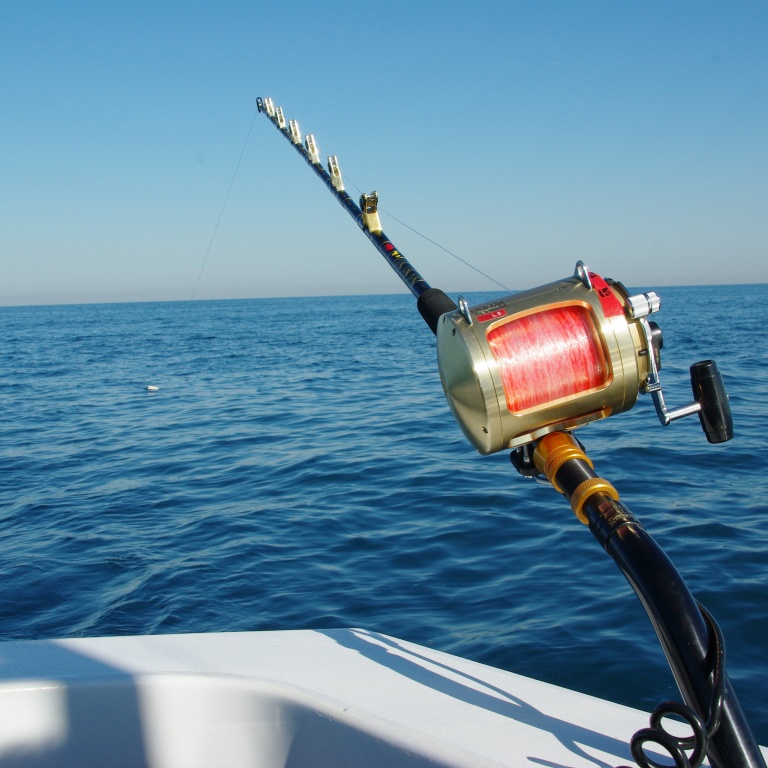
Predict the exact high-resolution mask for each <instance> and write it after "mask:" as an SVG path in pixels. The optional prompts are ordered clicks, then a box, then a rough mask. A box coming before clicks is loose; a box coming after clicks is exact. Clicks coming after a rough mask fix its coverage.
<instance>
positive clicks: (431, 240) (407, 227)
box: [343, 173, 512, 293]
mask: <svg viewBox="0 0 768 768" xmlns="http://www.w3.org/2000/svg"><path fill="white" fill-rule="evenodd" d="M343 176H344V178H345V179H346V180H347V181H348V182H349V183H350V184H351V185H352V186H353V187H354V188H355V189H356V190H357V191H358V192H359V193H360V194H361V195H362V194H363V191H362V190H361V189H360V187H358V186H357V184H355V182H354V181H352V179H350V178H349V176H347V174H346V173H345V174H343ZM379 210H380V211H382V213H386V214H387V216H389V217H390V218H391V219H394V220H395V221H396V222H397V223H398V224H402V225H403V226H404V227H405V228H406V229H410V230H411V232H413V233H414V234H416V235H418V236H419V237H422V238H424V240H426V241H427V242H428V243H432V245H434V246H437V247H438V248H440V249H441V250H443V251H445V252H446V253H447V254H448V255H449V256H453V258H454V259H456V260H457V261H460V262H461V263H462V264H464V266H467V267H469V268H470V269H473V270H474V271H475V272H477V273H478V274H479V275H482V276H483V277H484V278H485V279H486V280H490V281H491V282H492V283H495V284H496V285H498V286H499V288H501V289H502V290H504V291H508V292H509V293H512V289H511V288H507V286H506V285H504V284H503V283H500V282H499V281H498V280H496V278H494V277H491V276H490V275H488V274H486V273H485V272H483V270H482V269H478V267H476V266H475V265H474V264H470V263H469V262H468V261H466V260H465V259H462V258H461V256H458V255H457V254H455V253H454V252H453V251H450V250H448V248H446V247H445V246H444V245H440V243H438V242H436V241H435V240H433V239H432V238H431V237H427V235H424V234H422V233H421V232H419V230H418V229H414V228H413V227H412V226H410V224H406V223H405V222H404V221H401V220H400V219H398V218H397V216H395V215H394V214H391V213H390V212H389V211H387V210H385V209H384V208H382V207H379Z"/></svg>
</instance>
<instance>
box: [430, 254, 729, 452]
mask: <svg viewBox="0 0 768 768" xmlns="http://www.w3.org/2000/svg"><path fill="white" fill-rule="evenodd" d="M660 306H661V302H660V299H659V297H658V296H657V295H656V294H655V293H653V292H648V293H643V294H639V295H636V296H630V295H629V292H628V291H627V290H626V289H625V288H624V286H623V285H622V284H621V283H619V282H615V281H613V280H610V279H607V280H606V279H603V278H602V277H600V276H599V275H597V274H595V273H594V272H589V271H588V269H587V267H586V266H585V265H584V264H583V262H581V261H579V262H578V263H577V264H576V270H575V272H574V275H573V276H572V277H568V278H565V279H563V280H558V281H556V282H554V283H549V284H547V285H543V286H541V287H539V288H533V289H531V290H528V291H522V292H520V293H516V294H514V295H512V296H507V297H504V298H501V299H498V300H494V301H491V302H487V303H484V304H480V305H478V306H474V307H470V306H468V304H467V302H466V300H465V299H464V298H463V297H459V306H458V309H457V310H455V311H453V312H447V313H446V314H444V315H443V316H442V317H441V318H440V320H439V322H438V323H437V331H436V334H437V360H438V367H439V370H440V379H441V381H442V384H443V389H444V391H445V395H446V398H447V400H448V404H449V405H450V408H451V410H452V411H453V415H454V417H455V418H456V421H457V422H458V423H459V426H460V427H461V429H462V431H463V432H464V434H465V435H466V437H467V439H468V440H469V441H470V443H472V445H473V446H474V447H475V448H476V449H477V450H478V451H479V452H480V453H481V454H489V453H494V452H496V451H500V450H503V449H505V448H518V447H520V446H524V445H526V444H528V443H532V442H534V441H536V440H538V439H539V438H541V437H543V436H544V435H546V434H548V433H550V432H554V431H558V430H561V431H562V430H571V429H574V428H576V427H580V426H582V425H584V424H588V423H589V422H592V421H596V420H598V419H603V418H605V417H607V416H611V415H613V414H616V413H622V412H624V411H628V410H630V409H631V408H632V407H633V406H634V404H635V402H636V401H637V396H638V394H639V393H641V392H642V393H648V394H650V395H651V397H652V398H653V402H654V405H655V407H656V412H657V414H658V416H659V420H660V421H661V423H662V424H664V425H667V424H669V423H670V422H671V421H674V420H675V419H679V418H682V417H683V416H689V415H692V414H694V413H698V414H699V418H700V420H701V425H702V428H703V430H704V432H705V434H706V436H707V440H708V441H709V442H711V443H720V442H724V441H726V440H730V439H731V437H733V421H732V419H731V412H730V406H729V403H728V396H727V394H726V392H725V386H724V384H723V380H722V376H721V375H720V372H719V371H718V369H717V364H716V363H715V361H714V360H705V361H702V362H700V363H695V364H694V365H693V366H691V385H692V388H693V395H694V401H693V402H692V403H690V404H688V405H685V406H683V407H681V408H677V409H673V410H670V409H668V408H667V405H666V403H665V401H664V395H663V392H662V388H661V383H660V381H659V370H660V368H661V355H660V353H661V348H662V344H663V340H662V335H661V330H660V329H659V327H658V325H657V324H656V323H655V322H653V321H651V320H649V319H648V317H649V316H650V315H652V314H653V313H655V312H657V311H658V310H659V308H660Z"/></svg>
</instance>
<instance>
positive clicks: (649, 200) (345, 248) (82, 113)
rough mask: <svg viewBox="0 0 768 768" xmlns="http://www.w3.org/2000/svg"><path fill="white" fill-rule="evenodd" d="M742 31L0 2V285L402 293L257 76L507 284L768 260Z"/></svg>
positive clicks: (713, 16) (709, 20) (407, 207)
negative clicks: (260, 111)
mask: <svg viewBox="0 0 768 768" xmlns="http://www.w3.org/2000/svg"><path fill="white" fill-rule="evenodd" d="M766 41H768V3H765V2H764V0H754V2H739V1H738V0H736V1H734V0H727V1H726V0H723V2H709V1H708V0H695V1H690V2H689V1H683V2H674V1H672V2H670V1H669V0H664V2H654V1H651V2H648V1H647V0H646V1H644V2H635V3H630V2H621V1H620V0H610V1H608V0H606V1H605V2H593V1H592V0H584V1H583V2H580V1H577V0H567V1H565V2H564V1H552V2H549V1H547V0H528V1H527V2H518V1H517V0H501V1H500V2H490V1H489V2H486V1H485V0H474V1H473V2H468V1H464V0H442V2H419V0H409V1H408V2H400V1H394V2H393V1H391V0H389V1H387V2H380V3H369V2H361V1H360V0H354V2H333V1H332V0H322V1H315V2H305V1H304V0H296V1H294V2H257V1H255V0H250V1H249V2H227V1H226V0H217V2H206V3H201V2H193V1H189V0H185V1H184V2H162V0H152V1H151V2H122V3H121V2H99V1H93V2H83V1H82V0H68V2H58V0H57V1H56V2H53V1H51V0H41V1H40V2H34V1H33V0H4V2H2V3H0V126H1V127H0V139H1V140H2V144H1V146H0V179H1V180H2V183H0V304H36V303H60V302H91V301H142V300H156V299H157V300H165V299H189V298H192V297H193V295H194V297H195V298H198V299H208V298H230V297H244V298H246V297H265V296H301V295H320V294H345V293H393V292H399V291H404V290H405V289H404V288H403V287H402V285H401V284H400V281H399V279H398V278H397V276H396V275H395V274H394V272H392V271H391V270H390V268H389V267H388V266H387V265H386V263H385V262H384V261H383V260H382V259H381V257H380V256H379V255H378V254H377V253H376V251H375V250H374V249H373V247H372V246H371V245H370V243H369V242H368V241H367V239H366V238H365V237H364V236H363V235H362V234H361V233H360V232H359V231H358V229H357V227H356V226H355V224H354V223H353V222H352V220H351V219H350V218H349V217H348V216H347V214H346V213H345V212H344V211H343V210H342V208H341V207H340V206H339V205H338V204H337V203H336V202H335V200H334V199H333V198H332V196H331V195H330V194H329V193H328V192H327V191H326V189H325V188H324V187H323V185H322V184H321V183H320V182H319V180H318V179H317V178H316V177H315V176H314V175H313V174H312V172H311V171H310V169H309V168H308V167H307V166H306V165H305V164H304V163H303V162H302V160H301V159H300V158H299V157H298V155H297V154H296V153H295V152H294V151H293V150H292V149H291V148H290V146H289V145H288V143H287V142H286V141H284V140H283V139H281V137H280V136H279V135H278V134H277V132H276V131H275V129H274V128H273V127H272V125H271V124H270V123H269V122H268V121H267V120H266V119H265V118H264V117H263V116H261V115H260V116H258V118H257V119H256V120H255V122H254V116H255V99H256V97H257V96H271V97H272V98H273V99H274V101H275V103H276V104H278V105H281V106H282V107H283V108H284V110H285V113H286V116H287V117H288V118H296V119H298V120H299V123H300V125H301V128H302V130H303V131H304V132H312V133H314V134H315V136H316V138H317V141H318V145H319V147H320V151H321V154H322V155H323V156H326V155H328V154H337V155H338V157H339V162H340V165H341V170H342V172H343V173H344V174H345V175H346V176H347V177H348V178H349V179H351V180H352V182H354V184H356V185H358V186H359V187H360V188H361V189H363V190H364V191H371V190H374V189H375V190H377V191H378V193H379V198H380V205H381V208H382V209H383V210H384V211H386V212H389V213H391V214H392V215H393V216H395V217H397V218H398V219H400V220H402V221H404V222H406V223H407V224H408V225H410V226H411V227H413V228H415V229H417V230H418V231H419V232H422V233H423V234H425V235H427V236H428V237H430V238H432V239H433V240H436V241H438V242H439V243H441V244H442V245H443V246H445V247H446V248H448V249H450V250H451V251H453V252H454V253H456V254H458V255H459V256H461V257H462V258H463V259H466V260H467V261H469V262H471V263H472V264H473V265H475V266H476V267H477V268H479V269H481V270H483V271H484V272H486V273H488V274H490V275H492V276H493V277H494V278H496V279H497V280H499V281H500V282H502V283H504V284H505V285H507V286H509V287H510V288H515V289H518V288H526V287H532V286H534V285H537V284H541V283H544V282H549V281H550V280H553V279H557V278H560V277H563V276H564V275H567V274H570V273H571V272H572V270H573V265H574V263H575V261H576V260H577V259H583V260H585V261H586V262H587V263H588V264H589V266H590V267H591V268H592V269H594V270H595V271H597V272H600V273H602V274H604V275H606V276H611V277H614V278H616V279H620V280H622V281H623V282H625V283H627V284H628V285H632V286H645V287H654V286H664V285H672V284H699V283H741V282H768V266H767V261H768V259H767V258H766V256H768V245H767V244H768V43H766ZM251 127H252V130H251ZM249 131H250V137H249V138H248V140H247V142H246V138H247V137H248V136H249ZM244 147H245V149H244V152H243V148H244ZM241 152H243V154H242V162H241V163H240V166H239V170H238V172H237V175H236V176H235V177H234V183H233V184H232V187H231V191H230V193H229V198H228V201H227V204H226V206H225V207H224V209H223V215H222V216H221V220H220V222H219V226H218V230H216V225H217V221H219V215H220V213H221V211H222V205H223V204H224V200H225V198H226V196H227V192H228V190H229V189H230V183H231V182H232V179H233V175H234V174H235V169H236V167H237V165H238V160H239V158H240V157H241ZM348 188H349V189H350V191H351V193H352V195H353V197H354V198H357V195H358V192H357V190H355V189H354V187H352V186H351V184H349V183H348ZM382 223H383V226H384V230H385V232H386V233H387V234H388V235H389V236H390V238H391V239H392V240H393V241H394V242H395V244H396V245H397V246H398V247H399V248H400V250H402V251H403V253H404V254H405V255H406V256H407V257H408V258H409V260H410V261H411V262H412V263H413V264H414V266H415V267H416V268H417V269H419V270H420V271H421V272H422V274H423V275H424V277H425V278H426V279H427V281H428V282H430V283H431V284H432V285H435V286H438V287H441V288H444V289H445V290H447V291H449V292H453V293H455V292H456V291H459V290H485V289H490V290H492V289H494V285H493V284H492V283H489V282H488V281H487V280H485V279H484V278H482V277H481V276H480V275H478V274H477V273H476V272H474V271H472V270H469V269H467V268H466V267H465V266H463V265H462V264H461V263H460V262H457V261H456V260H455V259H453V258H452V257H451V256H449V255H447V254H446V253H444V252H443V251H441V250H439V249H437V248H435V247H434V246H432V245H430V244H429V243H428V242H427V241H426V240H423V239H421V238H419V237H417V236H416V235H414V234H413V233H412V232H410V231H409V230H408V229H405V228H403V227H402V226H401V225H400V224H399V223H397V222H396V221H394V220H393V219H391V218H389V217H388V216H387V215H386V213H384V214H382ZM215 230H216V236H215V237H214V238H213V241H212V244H211V239H212V237H213V234H214V231H215ZM209 244H211V247H210V252H209ZM206 256H207V258H206ZM203 265H205V266H204V269H203ZM201 269H202V273H201ZM198 278H199V283H198ZM196 285H197V289H195V286H196Z"/></svg>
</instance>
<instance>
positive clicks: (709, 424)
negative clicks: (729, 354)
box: [691, 360, 733, 443]
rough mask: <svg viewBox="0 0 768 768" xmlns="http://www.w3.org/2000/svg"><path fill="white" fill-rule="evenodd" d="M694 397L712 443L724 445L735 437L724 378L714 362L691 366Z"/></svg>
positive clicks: (702, 423)
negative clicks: (699, 407)
mask: <svg viewBox="0 0 768 768" xmlns="http://www.w3.org/2000/svg"><path fill="white" fill-rule="evenodd" d="M691 388H692V389H693V397H694V399H695V400H696V402H697V403H699V405H700V406H701V410H700V411H699V420H700V421H701V428H702V429H703V430H704V434H705V435H706V436H707V441H708V442H710V443H724V442H726V441H727V440H730V439H731V438H732V437H733V417H732V416H731V405H730V403H729V401H728V395H727V393H726V391H725V384H724V383H723V376H722V374H721V373H720V371H719V370H718V368H717V363H716V362H715V361H714V360H702V361H701V362H698V363H694V364H693V365H692V366H691Z"/></svg>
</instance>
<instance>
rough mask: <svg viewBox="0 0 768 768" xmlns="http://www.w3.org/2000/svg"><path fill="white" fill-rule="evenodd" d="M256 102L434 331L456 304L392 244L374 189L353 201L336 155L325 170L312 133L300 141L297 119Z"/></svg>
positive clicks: (267, 102)
mask: <svg viewBox="0 0 768 768" xmlns="http://www.w3.org/2000/svg"><path fill="white" fill-rule="evenodd" d="M256 106H257V108H258V110H259V112H261V113H263V114H264V115H266V116H267V117H268V118H269V120H270V121H271V122H272V124H273V125H274V126H275V127H276V128H277V129H278V131H280V133H282V134H283V136H284V137H285V138H286V139H288V141H289V142H290V143H291V144H292V145H293V148H294V149H295V150H296V151H297V152H298V153H299V154H300V155H301V156H302V157H303V158H304V160H306V162H307V164H308V165H309V166H310V168H312V170H313V171H314V172H315V173H316V174H317V175H318V176H319V177H320V179H321V181H322V182H323V183H324V184H325V186H326V187H328V189H329V190H330V191H331V193H332V194H333V196H334V197H335V198H336V199H337V200H338V201H339V203H341V206H342V208H344V210H345V211H346V212H347V213H348V214H349V215H350V216H351V217H352V218H353V219H354V220H355V221H356V222H357V225H358V226H359V227H360V229H362V230H363V233H364V234H365V235H366V237H367V238H368V239H369V240H370V241H371V242H372V243H373V246H374V248H376V250H377V251H378V252H379V253H380V254H381V255H382V256H383V257H384V259H385V261H386V262H387V263H388V264H389V266H390V267H392V269H394V270H395V272H396V273H397V275H398V277H399V278H400V279H401V280H402V281H403V282H404V283H405V285H406V286H407V287H408V290H410V292H411V293H412V294H413V295H414V296H415V297H416V307H417V309H418V310H419V313H420V314H421V316H422V317H423V318H424V320H425V321H426V323H427V325H428V326H429V327H430V328H431V329H432V332H433V333H434V332H435V329H436V326H437V321H438V319H439V318H440V317H441V316H442V315H443V314H445V313H446V312H451V311H453V310H454V309H456V304H454V302H453V300H452V299H451V298H449V297H448V296H447V295H446V294H445V293H444V292H443V291H441V290H440V289H439V288H432V287H431V286H430V285H429V283H428V282H427V281H426V280H425V279H424V278H423V277H422V276H421V275H420V274H419V273H418V272H417V271H416V269H415V268H414V267H413V265H412V264H411V263H410V262H409V261H408V259H406V258H405V256H403V253H402V251H399V250H398V249H397V248H395V246H394V244H393V243H392V241H391V240H390V239H389V238H388V237H387V236H386V235H385V234H384V232H383V231H382V228H381V221H380V220H379V196H378V194H377V193H376V192H375V191H374V192H371V193H370V194H365V193H363V194H362V195H361V196H360V204H359V205H358V204H356V203H355V201H354V200H353V199H352V198H351V197H350V196H349V193H348V192H347V191H346V190H345V189H344V181H343V180H342V178H341V170H340V168H339V161H338V158H337V157H336V155H331V156H330V157H329V158H328V169H327V170H326V169H325V167H324V166H323V164H322V163H321V162H320V151H319V149H318V147H317V143H316V142H315V137H314V135H313V134H311V133H308V134H307V135H306V136H305V137H304V140H303V141H302V137H301V131H300V129H299V123H298V122H297V121H296V120H289V121H288V122H286V120H285V115H284V114H283V110H282V107H276V106H275V105H274V103H273V102H272V99H270V98H266V99H262V98H261V97H259V98H258V99H256Z"/></svg>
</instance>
